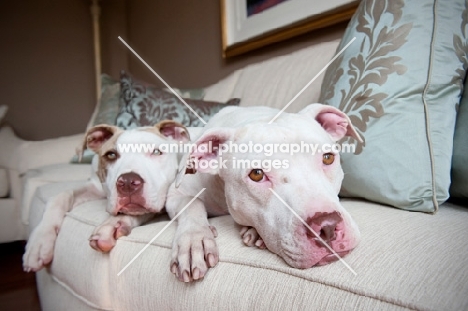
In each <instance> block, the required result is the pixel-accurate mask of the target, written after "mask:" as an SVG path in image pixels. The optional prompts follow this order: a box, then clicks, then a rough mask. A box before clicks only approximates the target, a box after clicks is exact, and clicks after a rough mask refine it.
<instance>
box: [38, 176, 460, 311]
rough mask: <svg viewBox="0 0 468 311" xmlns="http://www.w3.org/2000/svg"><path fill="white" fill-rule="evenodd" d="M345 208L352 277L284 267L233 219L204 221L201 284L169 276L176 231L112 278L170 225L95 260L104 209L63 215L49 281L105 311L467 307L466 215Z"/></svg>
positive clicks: (156, 224) (155, 224)
mask: <svg viewBox="0 0 468 311" xmlns="http://www.w3.org/2000/svg"><path fill="white" fill-rule="evenodd" d="M63 189H64V186H63V185H60V184H49V185H46V186H43V187H41V188H39V190H38V192H37V195H36V196H35V198H34V200H35V201H34V202H41V201H42V202H43V203H42V204H45V203H44V202H45V200H46V199H47V198H48V197H49V196H51V195H53V194H55V193H58V191H62V190H63ZM342 203H343V205H344V207H345V208H346V209H347V210H348V211H349V212H350V214H351V215H352V216H353V218H354V219H355V220H356V222H357V224H358V225H359V227H360V229H361V233H362V242H361V244H360V245H359V246H358V247H357V248H356V249H355V250H354V251H353V252H352V253H351V254H349V255H348V256H346V257H344V260H345V261H346V263H347V264H349V265H350V266H351V267H352V268H353V269H354V270H355V271H356V272H357V275H356V276H355V275H354V274H353V273H351V272H350V271H349V270H348V269H347V268H346V267H345V266H344V265H343V264H341V263H340V262H335V263H333V264H330V265H326V266H322V267H313V268H311V269H305V270H300V269H294V268H291V267H290V266H288V265H287V264H286V263H285V262H284V261H283V260H282V259H281V258H280V257H278V256H276V255H275V254H273V253H271V252H269V251H268V250H260V249H257V248H254V247H247V246H245V245H244V244H243V243H242V241H241V239H240V237H239V229H240V227H239V226H238V225H236V224H235V223H234V222H233V220H232V218H231V217H230V216H223V217H217V218H211V219H210V223H211V224H212V225H214V226H215V227H216V228H217V230H218V237H217V239H216V242H217V244H218V246H219V251H220V262H219V264H218V265H217V266H216V267H215V268H214V269H211V270H210V271H209V272H208V274H207V275H206V277H205V279H204V280H202V281H200V282H195V283H193V284H185V283H181V282H179V281H177V280H176V279H175V277H174V276H173V275H172V274H171V272H170V271H169V262H170V254H171V244H172V238H173V235H174V232H175V224H171V225H170V226H169V227H168V229H167V230H165V231H164V232H163V233H162V234H161V235H160V236H159V237H158V238H157V239H156V240H155V241H154V242H153V243H152V244H151V245H149V247H148V248H147V249H146V250H145V251H144V252H143V253H142V254H141V255H140V256H139V257H138V258H136V259H135V261H134V262H133V263H132V264H131V265H130V266H128V268H127V269H126V270H125V271H123V273H122V274H120V276H118V275H117V274H118V273H119V272H120V271H121V270H122V269H123V268H124V267H125V266H126V265H127V264H128V263H129V262H130V261H131V260H132V259H133V258H134V257H135V256H136V255H137V254H138V252H140V251H141V250H142V249H143V247H145V246H146V244H147V243H148V242H149V241H150V240H151V239H152V238H153V237H154V236H156V234H158V233H159V232H160V231H161V230H162V229H163V227H164V226H166V225H167V223H168V220H167V218H165V217H164V216H161V217H160V218H157V219H155V220H154V221H152V222H150V223H149V224H146V225H144V226H141V227H138V228H135V229H134V230H133V231H132V233H131V234H130V235H129V236H128V237H123V238H121V239H120V240H119V241H118V242H117V244H116V247H115V248H114V249H113V250H112V251H111V252H110V253H109V254H101V253H98V252H95V251H94V250H92V249H91V248H90V247H89V245H88V237H89V235H90V234H91V232H92V230H93V229H94V227H95V226H96V225H97V224H99V223H100V222H101V221H103V220H104V219H105V218H106V217H107V215H106V212H105V204H106V202H105V200H100V201H93V202H88V203H87V204H84V205H81V206H78V207H77V208H76V209H74V210H73V211H71V212H70V213H68V214H67V216H66V219H65V221H64V224H63V226H62V228H61V230H60V234H59V238H58V240H57V245H56V248H55V259H54V261H53V262H52V265H51V269H50V270H49V273H50V274H51V275H52V277H53V278H54V279H55V280H56V281H57V282H58V284H59V285H61V286H63V288H65V289H66V290H67V291H69V292H70V293H73V295H74V296H75V297H78V298H79V299H81V300H83V301H84V303H86V304H88V305H92V306H98V307H99V308H103V309H115V310H169V309H170V310H182V309H187V308H191V309H194V310H199V309H207V308H208V309H214V310H216V309H218V310H226V309H229V308H230V307H232V306H234V305H235V306H236V309H246V310H247V309H265V310H267V309H285V310H291V309H296V310H306V309H315V310H323V309H331V310H340V309H343V306H346V309H349V310H403V309H419V310H421V309H424V310H466V309H467V308H468V300H466V295H465V293H466V292H468V269H467V268H466V267H467V266H468V248H466V247H462V246H463V245H464V243H465V242H464V241H465V240H464V239H465V237H466V236H467V235H468V227H467V226H466V223H467V222H468V211H467V210H466V209H464V208H460V207H457V206H455V205H452V204H449V203H445V204H444V205H443V208H441V210H440V211H439V213H438V214H437V216H433V215H428V214H423V213H409V212H406V211H401V210H398V209H393V208H389V207H386V206H383V205H379V204H375V203H369V202H364V201H360V200H350V199H348V200H343V201H342ZM36 204H37V203H36ZM34 210H40V208H38V209H36V206H34ZM32 213H34V212H32ZM32 217H33V218H35V219H38V217H37V216H32ZM39 219H40V218H39ZM32 223H33V222H32ZM34 223H36V221H34ZM220 297H222V299H221V298H220ZM441 297H443V299H442V298H441Z"/></svg>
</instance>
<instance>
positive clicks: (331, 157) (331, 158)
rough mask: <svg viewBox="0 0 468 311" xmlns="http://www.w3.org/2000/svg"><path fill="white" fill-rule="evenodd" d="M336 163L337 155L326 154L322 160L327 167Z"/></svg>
mask: <svg viewBox="0 0 468 311" xmlns="http://www.w3.org/2000/svg"><path fill="white" fill-rule="evenodd" d="M334 161H335V155H334V154H333V153H325V154H324V155H323V158H322V162H323V164H325V165H330V164H332V163H333V162H334Z"/></svg>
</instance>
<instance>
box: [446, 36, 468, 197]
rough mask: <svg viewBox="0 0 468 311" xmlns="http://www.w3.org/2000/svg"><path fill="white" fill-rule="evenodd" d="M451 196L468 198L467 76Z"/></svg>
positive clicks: (458, 129)
mask: <svg viewBox="0 0 468 311" xmlns="http://www.w3.org/2000/svg"><path fill="white" fill-rule="evenodd" d="M467 44H468V43H467ZM450 196H451V197H456V198H463V199H465V200H466V199H468V80H467V79H466V78H465V88H464V92H463V98H462V100H461V102H460V106H459V108H458V115H457V123H456V126H455V136H454V141H453V155H452V183H451V185H450Z"/></svg>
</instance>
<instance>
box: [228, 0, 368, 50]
mask: <svg viewBox="0 0 468 311" xmlns="http://www.w3.org/2000/svg"><path fill="white" fill-rule="evenodd" d="M220 1H221V25H222V49H223V57H224V58H228V57H232V56H236V55H240V54H243V53H246V52H249V51H252V50H254V49H258V48H260V47H263V46H266V45H269V44H272V43H275V42H280V41H283V40H286V39H289V38H292V37H295V36H298V35H301V34H304V33H306V32H309V31H311V30H316V29H320V28H324V27H328V26H331V25H334V24H337V23H339V22H343V21H346V20H349V19H350V18H351V17H352V16H353V14H354V12H355V11H356V8H357V6H358V5H359V2H360V1H359V0H326V1H324V0H220ZM262 2H263V4H264V5H263V7H260V8H259V9H258V7H257V8H254V9H256V10H257V12H254V13H252V10H251V9H252V8H253V7H252V3H255V4H258V3H260V4H262Z"/></svg>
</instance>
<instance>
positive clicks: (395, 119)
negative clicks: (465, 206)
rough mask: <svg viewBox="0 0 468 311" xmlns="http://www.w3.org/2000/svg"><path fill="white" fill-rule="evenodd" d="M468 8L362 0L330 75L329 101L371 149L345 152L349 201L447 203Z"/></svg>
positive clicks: (432, 0) (433, 1)
mask: <svg viewBox="0 0 468 311" xmlns="http://www.w3.org/2000/svg"><path fill="white" fill-rule="evenodd" d="M467 5H468V4H467V2H466V1H464V0H454V1H440V0H421V1H404V0H398V1H390V0H382V1H373V0H364V1H362V2H361V3H360V5H359V8H358V10H357V12H356V14H355V15H354V16H353V18H352V20H351V22H350V23H349V25H348V28H347V30H346V33H345V35H344V37H343V39H342V42H341V44H340V46H339V47H338V50H341V49H342V48H343V47H344V46H345V44H347V43H348V42H350V41H351V40H352V38H353V37H356V41H355V42H353V43H352V44H351V45H350V46H349V48H347V49H346V51H344V53H343V54H342V55H341V56H340V57H339V58H338V59H337V61H336V62H334V64H333V65H332V66H331V67H330V68H329V69H328V70H327V72H326V76H325V79H324V83H323V85H322V94H321V101H322V102H323V103H325V104H329V105H332V106H335V107H338V108H340V109H341V110H342V111H344V112H345V113H347V114H348V115H349V116H350V118H351V121H352V122H353V124H354V125H355V126H356V127H357V129H358V132H359V133H360V134H362V136H363V138H364V143H362V144H361V143H358V142H356V141H355V140H354V139H352V138H346V139H345V140H344V141H345V142H347V143H355V144H356V152H355V154H349V153H347V154H343V155H342V160H343V170H344V171H345V179H344V182H343V187H342V191H341V195H342V196H346V197H362V198H366V199H369V200H372V201H376V202H381V203H385V204H389V205H393V206H395V207H399V208H403V209H408V210H413V211H424V212H436V211H437V209H438V205H439V204H441V203H442V202H444V201H445V200H446V199H447V198H448V196H449V192H448V190H449V186H450V166H451V157H452V147H453V133H454V124H455V118H456V106H457V104H458V103H459V101H460V96H461V90H462V85H463V79H464V77H465V71H466V67H467V51H468V49H467V43H466V40H467V37H466V33H465V28H466V26H467V23H468V18H467V16H468V8H467Z"/></svg>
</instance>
